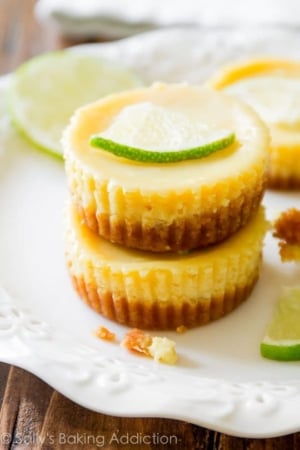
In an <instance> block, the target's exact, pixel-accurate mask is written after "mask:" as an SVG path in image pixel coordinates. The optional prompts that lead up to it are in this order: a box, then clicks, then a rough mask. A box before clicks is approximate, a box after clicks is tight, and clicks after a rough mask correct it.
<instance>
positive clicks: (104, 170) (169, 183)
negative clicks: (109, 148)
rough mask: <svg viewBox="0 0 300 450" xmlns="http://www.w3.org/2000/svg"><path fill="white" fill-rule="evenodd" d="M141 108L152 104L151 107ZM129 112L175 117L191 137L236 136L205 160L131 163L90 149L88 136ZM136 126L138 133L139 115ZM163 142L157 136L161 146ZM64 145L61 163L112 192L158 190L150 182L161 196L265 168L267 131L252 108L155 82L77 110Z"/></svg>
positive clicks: (213, 94) (201, 90) (202, 91)
mask: <svg viewBox="0 0 300 450" xmlns="http://www.w3.org/2000/svg"><path fill="white" fill-rule="evenodd" d="M145 105H151V108H148V106H145ZM132 107H136V109H137V110H138V108H140V109H141V113H142V114H144V115H145V114H146V113H147V108H148V109H149V110H151V111H152V113H153V111H155V112H156V113H157V114H162V117H164V118H165V117H167V116H168V115H169V117H170V122H171V123H172V120H171V119H172V118H173V117H177V116H178V115H180V116H181V117H184V121H185V122H186V123H190V124H191V130H192V131H191V132H190V131H189V133H190V134H191V133H193V132H194V133H196V132H197V129H201V128H204V129H206V130H210V129H211V130H213V131H214V132H218V131H220V132H222V130H229V131H231V132H233V133H235V136H236V139H235V142H234V143H233V144H232V145H231V146H229V147H227V148H225V149H223V150H219V151H217V152H216V153H214V154H211V155H209V156H207V157H204V158H200V159H193V160H189V161H180V162H176V163H174V162H173V163H163V164H162V163H145V162H135V161H132V160H129V159H126V158H123V157H119V156H115V155H112V154H110V153H108V152H106V151H104V150H102V149H99V148H94V147H92V146H91V145H90V144H89V140H90V137H91V136H92V135H94V134H98V133H105V132H107V130H109V129H111V127H112V126H113V125H114V122H115V120H116V118H117V117H119V116H120V114H123V113H124V111H125V113H126V111H128V108H132ZM135 122H136V127H137V128H138V127H139V119H138V115H137V116H136V119H135ZM150 122H151V121H150ZM143 123H145V122H143ZM193 130H195V131H193ZM122 132H124V129H123V131H122ZM168 132H169V133H170V130H168ZM176 133H177V135H179V143H180V145H183V144H184V138H182V136H183V137H184V133H183V134H182V133H181V130H179V129H178V128H177V129H175V128H174V127H173V135H174V136H175V135H176ZM180 133H181V134H180ZM141 137H142V133H140V139H141ZM164 139H165V136H162V138H161V141H162V142H164ZM172 139H173V136H172ZM174 139H176V136H175V137H174ZM156 141H159V139H156ZM154 142H155V139H154ZM188 144H189V142H188ZM145 145H147V142H145ZM63 146H64V154H65V158H66V159H69V160H71V161H72V160H76V162H77V163H78V162H79V163H80V165H81V166H82V167H83V169H87V170H88V171H89V172H90V173H91V174H92V175H93V176H94V177H95V179H97V175H99V174H101V178H102V179H103V178H107V182H108V183H110V186H111V189H113V188H114V185H115V184H116V185H122V187H123V189H124V190H126V189H128V191H131V190H134V189H138V190H141V191H147V192H152V191H154V190H157V183H153V181H154V180H155V181H157V180H159V186H160V190H161V191H168V190H170V189H174V187H175V188H178V189H180V188H185V189H190V190H192V191H193V190H198V188H199V185H201V186H203V185H214V184H215V183H216V182H220V181H222V180H225V181H226V180H228V178H231V177H237V176H238V174H239V173H242V172H245V171H246V172H247V171H249V170H251V169H253V170H254V171H255V170H256V169H257V168H261V167H262V165H265V163H266V159H267V149H268V132H267V130H266V127H265V126H264V124H263V123H262V121H261V120H260V119H259V118H258V116H257V114H256V113H255V112H254V111H253V110H252V109H251V108H249V107H248V106H246V105H245V104H244V103H242V102H240V101H238V100H236V99H234V98H231V97H230V96H227V95H225V94H223V93H220V92H217V91H215V90H214V89H212V88H208V87H196V86H189V85H186V84H177V85H165V84H161V83H157V84H154V85H153V86H151V87H149V88H142V89H136V90H132V91H128V92H124V93H121V94H116V95H112V96H109V97H106V98H105V99H102V100H100V101H98V102H96V103H93V104H90V105H87V106H85V107H83V108H81V109H79V110H78V111H77V112H76V113H75V114H74V116H73V118H72V120H71V123H70V125H69V127H68V128H67V130H66V131H65V134H64V138H63Z"/></svg>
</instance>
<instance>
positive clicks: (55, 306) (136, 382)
mask: <svg viewBox="0 0 300 450" xmlns="http://www.w3.org/2000/svg"><path fill="white" fill-rule="evenodd" d="M200 34H201V33H200V32H196V31H191V32H187V31H183V32H182V31H179V30H177V31H170V32H163V33H154V34H153V33H152V34H147V35H145V36H142V37H137V38H131V39H129V40H127V41H123V42H119V43H114V44H109V45H102V46H101V45H100V46H99V45H98V46H92V47H87V48H85V49H84V51H94V52H97V53H99V54H105V55H106V56H107V57H111V58H113V59H121V60H123V61H125V62H128V63H129V65H131V66H134V67H136V68H137V69H138V70H139V71H140V72H141V73H142V74H144V75H147V80H148V81H150V80H155V79H157V78H158V79H164V80H167V81H180V80H182V79H186V80H191V81H199V80H201V79H203V78H205V76H207V71H208V69H209V70H211V69H212V68H213V67H214V66H216V65H218V64H219V63H220V60H222V59H224V55H225V56H226V58H229V57H233V56H234V51H233V49H234V46H232V44H231V45H229V44H228V45H227V47H226V46H225V47H226V51H223V52H222V54H221V55H220V53H218V52H217V53H216V54H212V53H211V50H212V49H213V48H216V47H215V46H216V43H217V42H218V40H219V39H221V37H220V34H219V35H215V34H214V35H213V37H212V40H209V39H208V37H207V36H206V37H205V36H204V39H203V41H202V44H203V47H201V48H198V44H199V38H200V37H201V36H200ZM245 42H246V41H245ZM251 42H252V44H251V45H252V47H253V48H256V47H255V46H257V42H256V43H255V42H254V41H251ZM253 42H254V43H253ZM266 42H267V41H266ZM285 42H286V41H285ZM171 44H172V45H171ZM174 46H175V48H176V51H175V49H174ZM250 47H251V46H250ZM252 47H251V48H252ZM238 48H239V47H238ZM253 48H252V50H253ZM235 50H236V48H235ZM205 61H206V62H207V64H206V63H205ZM7 83H9V78H5V79H4V78H3V79H2V82H1V98H2V104H1V108H0V215H1V220H0V285H1V286H2V287H1V289H0V359H1V360H2V361H5V362H8V363H12V364H16V365H18V366H20V367H23V368H25V369H28V370H29V371H30V372H32V373H34V374H36V375H38V376H39V377H41V378H42V379H43V380H45V381H46V382H48V383H49V384H50V385H51V386H53V387H54V388H56V389H57V390H58V391H60V392H61V393H63V394H64V395H66V396H67V397H69V398H71V399H72V400H74V401H75V402H77V403H79V404H81V405H83V406H86V407H88V408H90V409H92V410H95V411H101V412H104V413H107V414H114V415H118V416H143V417H146V416H152V417H154V416H155V417H168V418H177V419H183V420H186V421H190V422H193V423H195V424H199V425H203V426H206V427H208V428H212V429H215V430H218V431H222V432H226V433H229V434H232V435H238V436H245V437H246V436H248V437H251V436H252V437H267V436H276V435H281V434H286V433H289V432H293V431H297V430H300V416H299V408H300V363H279V362H272V361H268V360H265V359H263V358H261V356H260V354H259V344H260V340H261V338H262V336H263V334H264V329H265V326H266V323H267V321H268V320H269V318H270V316H271V313H272V310H273V307H274V304H275V302H276V300H277V297H278V293H279V291H280V289H281V286H283V285H286V284H295V283H297V280H298V282H299V279H300V268H299V267H297V266H296V265H292V264H286V265H283V264H281V263H280V261H279V257H278V252H277V243H276V242H275V241H274V240H273V239H272V237H271V236H268V237H267V239H266V245H265V251H264V264H263V269H262V273H261V278H260V280H259V282H258V284H257V286H256V288H255V290H254V292H253V294H252V295H251V297H250V298H249V300H248V301H247V302H246V303H244V304H243V305H242V306H240V307H239V308H238V309H237V310H236V311H235V312H233V313H232V314H230V315H229V316H228V317H226V318H224V319H222V320H219V321H218V322H215V323H212V324H210V325H207V326H205V327H202V328H198V329H194V330H190V331H188V332H187V333H186V334H183V335H178V334H176V333H166V335H167V336H169V337H171V338H173V339H174V340H175V341H176V342H177V349H178V352H179V356H180V357H179V363H178V365H176V366H165V365H162V364H156V363H155V362H154V361H152V360H150V359H149V360H148V359H146V358H140V357H137V356H133V355H131V354H129V353H127V352H126V351H125V350H124V349H123V348H121V347H120V346H119V345H117V344H109V343H105V342H102V341H100V340H98V339H96V338H95V337H94V336H93V330H95V329H96V328H97V327H98V326H99V325H100V324H104V325H106V326H108V327H109V328H110V329H112V330H113V331H115V332H116V333H117V335H118V337H119V338H121V337H122V336H123V334H124V332H125V331H126V328H125V327H122V326H119V325H117V324H114V323H111V322H109V321H107V320H105V319H103V318H102V317H100V316H98V315H97V314H96V313H94V312H93V311H92V310H90V309H89V308H88V307H87V306H85V304H84V303H83V302H82V301H81V300H79V299H78V297H77V296H76V294H75V293H74V291H73V289H72V287H71V284H70V281H69V278H68V275H67V272H66V268H65V264H64V254H63V253H64V252H63V238H62V234H63V227H62V210H63V204H64V201H65V198H66V187H65V184H66V183H65V177H64V170H63V165H62V163H61V162H59V161H56V160H54V159H52V158H51V157H49V156H48V155H47V154H43V153H40V152H38V151H37V150H35V149H34V148H32V147H31V146H30V144H28V143H27V142H26V141H25V140H24V139H23V138H22V137H20V136H18V135H17V134H16V132H15V130H14V129H13V127H12V126H11V124H10V122H9V119H8V115H7V111H6V105H5V104H4V103H3V98H4V97H5V95H4V94H5V92H6V90H7ZM265 204H266V206H267V212H268V215H269V216H272V215H273V214H275V213H277V212H278V211H280V210H282V209H285V208H287V207H289V206H292V205H293V206H296V207H299V208H300V193H293V194H292V193H291V194H288V193H281V194H280V193H268V194H267V195H266V197H265Z"/></svg>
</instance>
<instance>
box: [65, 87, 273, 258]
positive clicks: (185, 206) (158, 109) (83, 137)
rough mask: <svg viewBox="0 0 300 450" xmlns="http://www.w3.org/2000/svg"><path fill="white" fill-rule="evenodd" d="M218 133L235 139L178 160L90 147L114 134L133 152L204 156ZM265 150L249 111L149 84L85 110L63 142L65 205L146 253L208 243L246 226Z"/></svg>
mask: <svg viewBox="0 0 300 450" xmlns="http://www.w3.org/2000/svg"><path fill="white" fill-rule="evenodd" d="M224 130H225V131H224ZM222 133H223V134H222ZM224 133H225V135H226V133H227V134H229V135H231V136H232V135H234V137H235V139H234V141H233V142H232V143H231V144H228V145H226V146H224V148H222V147H221V148H219V149H218V151H214V152H210V151H208V152H206V154H205V155H202V154H200V155H199V154H197V155H196V156H193V152H192V155H190V157H191V158H192V159H183V160H180V161H174V160H172V158H171V160H169V161H167V162H161V161H156V160H155V158H154V160H153V159H152V160H150V161H147V160H146V161H136V160H133V159H130V158H129V157H128V155H127V154H126V152H125V153H124V154H122V155H116V154H113V153H111V152H109V151H107V149H105V148H104V147H103V148H101V147H95V146H92V145H91V138H92V137H93V136H95V135H98V136H99V135H100V136H101V135H102V136H109V137H110V138H111V137H112V136H113V140H114V141H117V143H118V144H120V145H121V146H123V147H130V148H133V149H137V151H138V149H146V150H147V152H148V153H149V152H150V151H151V149H153V147H155V149H156V150H157V149H158V150H159V152H161V153H170V152H172V151H174V149H175V153H176V152H177V153H178V151H181V150H183V149H188V148H193V147H197V145H198V147H199V145H200V147H201V146H202V147H204V148H206V149H209V150H211V147H212V146H214V145H215V143H216V139H217V141H218V138H214V139H215V140H214V139H213V138H211V136H222V135H224ZM199 143H200V144H199ZM268 146H269V136H268V131H267V129H266V127H265V125H264V124H263V123H262V121H261V120H260V119H259V117H258V116H257V114H256V113H255V112H254V111H253V110H252V109H251V108H250V107H248V106H246V105H245V104H244V103H242V102H240V101H239V100H237V99H233V98H231V97H229V96H227V95H225V94H223V93H220V92H216V91H215V90H213V89H211V88H208V87H198V86H190V85H186V84H175V85H165V84H158V83H157V84H155V85H153V86H151V87H147V88H141V89H135V90H132V91H127V92H123V93H120V94H115V95H111V96H109V97H106V98H104V99H101V100H100V101H98V102H96V103H92V104H89V105H87V106H85V107H83V108H81V109H79V110H77V111H76V112H75V114H74V116H73V117H72V119H71V122H70V125H69V126H68V128H67V129H66V130H65V133H64V137H63V148H64V157H65V168H66V173H67V180H68V187H69V191H70V195H71V201H72V203H73V204H74V205H75V206H76V208H77V210H78V212H79V214H80V215H81V217H82V219H83V220H84V221H85V223H86V225H87V226H88V227H89V228H90V229H91V230H92V231H94V232H95V233H97V234H98V235H100V236H102V237H104V238H105V239H107V240H109V241H110V242H113V243H117V244H121V245H124V246H127V247H132V248H137V249H142V250H148V251H153V252H168V251H174V252H178V251H187V250H192V249H197V248H203V247H207V246H208V245H212V244H216V243H218V242H221V241H223V240H224V239H226V238H227V237H229V236H230V235H232V234H233V233H235V232H236V231H237V230H238V229H240V228H241V227H242V226H243V225H245V224H246V223H247V222H248V220H249V219H250V218H251V217H252V216H253V214H254V213H255V212H256V211H257V209H258V206H259V204H260V202H261V199H262V196H263V193H264V189H265V180H266V167H267V158H268Z"/></svg>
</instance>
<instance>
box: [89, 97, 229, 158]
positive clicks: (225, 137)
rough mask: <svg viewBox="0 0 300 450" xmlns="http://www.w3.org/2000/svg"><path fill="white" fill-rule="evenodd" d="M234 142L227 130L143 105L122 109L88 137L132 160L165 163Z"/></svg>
mask: <svg viewBox="0 0 300 450" xmlns="http://www.w3.org/2000/svg"><path fill="white" fill-rule="evenodd" d="M234 140H235V134H234V133H233V132H232V131H230V130H227V129H218V128H215V127H214V126H213V125H211V124H205V123H202V122H199V121H197V120H196V119H195V118H192V117H188V115H186V114H183V113H181V112H179V111H175V110H172V109H168V108H164V107H162V106H158V105H155V104H153V103H151V102H144V103H138V104H134V105H130V106H128V107H125V108H124V109H123V110H122V111H121V112H120V113H119V114H118V115H117V116H116V117H115V119H114V120H113V122H112V123H111V124H110V126H109V128H108V129H106V130H105V131H103V132H101V133H99V134H95V135H93V136H92V137H91V139H90V144H91V145H92V146H94V147H98V148H101V149H102V150H105V151H108V152H110V153H113V154H114V155H116V156H121V157H124V158H127V159H131V160H135V161H143V162H156V163H166V162H167V163H168V162H176V161H183V160H187V159H196V158H203V157H205V156H208V155H210V154H211V153H214V152H216V151H218V150H222V149H224V148H226V147H228V146H229V145H231V144H232V143H233V142H234Z"/></svg>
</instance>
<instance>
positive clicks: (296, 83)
mask: <svg viewBox="0 0 300 450" xmlns="http://www.w3.org/2000/svg"><path fill="white" fill-rule="evenodd" d="M209 84H210V85H212V86H213V87H215V88H217V89H219V90H222V91H223V92H225V93H227V94H230V95H232V96H235V97H237V98H240V99H241V100H244V101H245V102H246V103H248V104H249V105H250V106H252V107H253V108H254V109H255V110H256V111H257V113H258V114H259V115H260V117H261V119H262V120H263V121H264V122H265V123H266V124H267V126H268V127H269V129H270V133H271V146H270V163H269V169H268V186H269V187H270V188H277V189H300V164H299V163H298V161H299V157H300V61H291V60H281V59H267V58H261V59H253V60H249V61H244V62H242V63H237V64H232V65H229V66H226V67H224V68H223V69H220V71H219V73H217V74H216V75H215V76H214V77H213V78H212V79H211V80H210V82H209Z"/></svg>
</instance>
